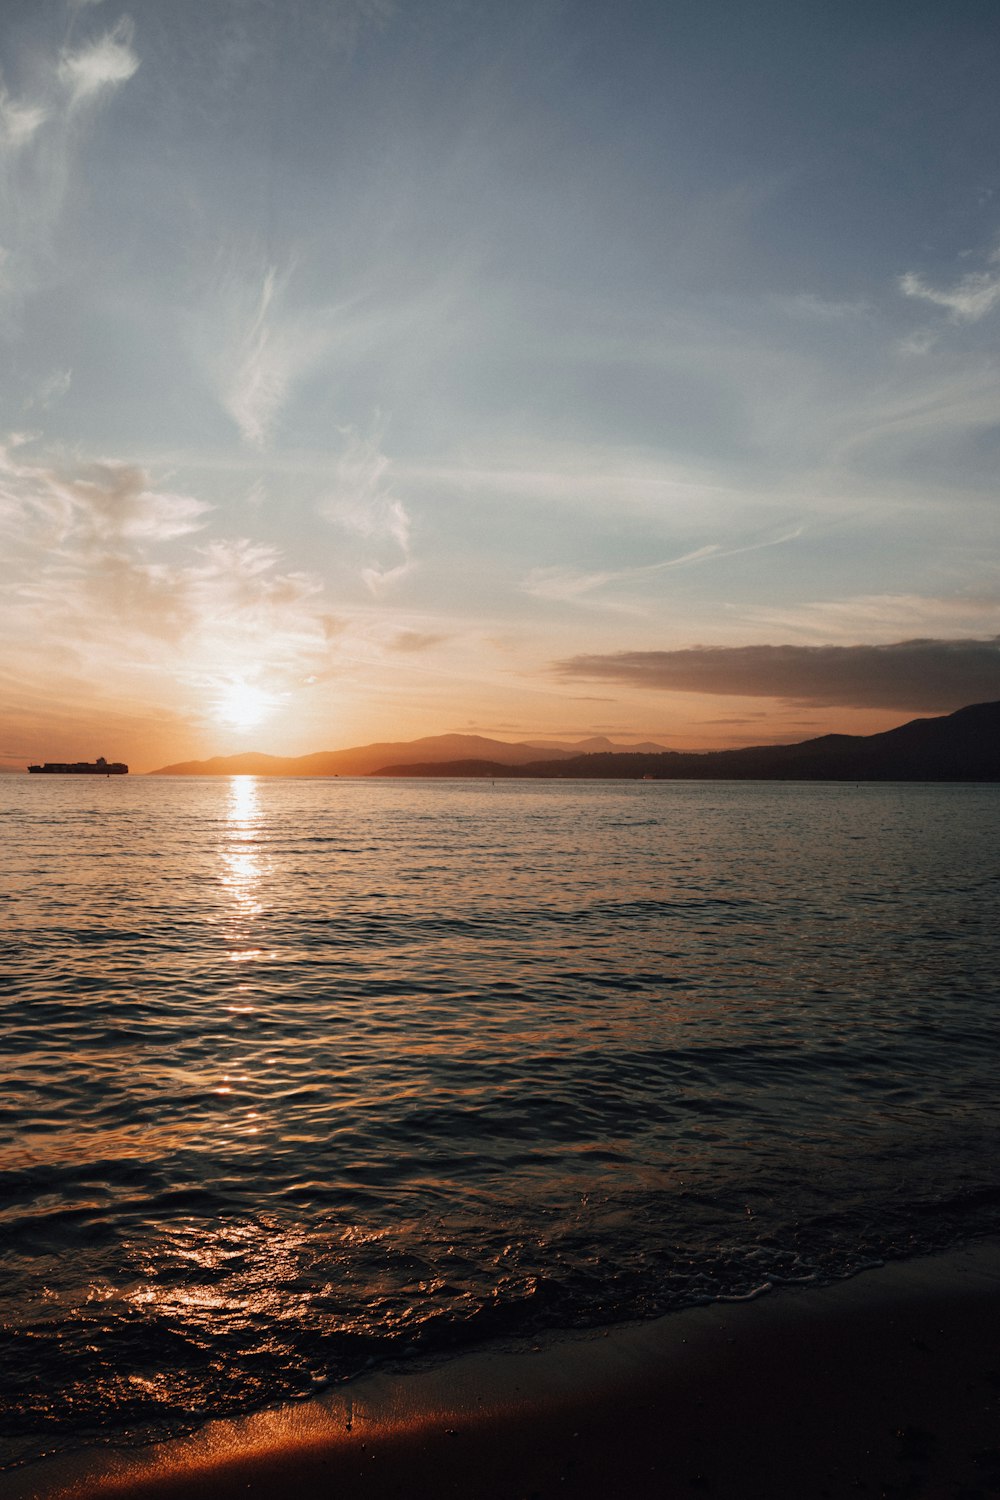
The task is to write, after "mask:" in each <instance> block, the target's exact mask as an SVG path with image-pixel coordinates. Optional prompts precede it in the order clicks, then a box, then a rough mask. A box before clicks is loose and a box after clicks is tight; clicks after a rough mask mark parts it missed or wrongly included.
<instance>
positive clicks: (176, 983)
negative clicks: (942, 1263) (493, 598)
mask: <svg viewBox="0 0 1000 1500" xmlns="http://www.w3.org/2000/svg"><path fill="white" fill-rule="evenodd" d="M998 897H1000V787H996V786H974V785H947V786H931V785H914V784H909V785H888V784H879V785H862V786H857V787H856V786H853V785H843V784H838V785H803V784H789V783H784V784H783V783H767V784H758V783H669V782H657V783H649V782H608V783H594V782H587V783H580V782H573V781H548V782H523V781H516V782H512V781H505V782H502V783H498V784H497V785H495V786H492V785H490V784H489V783H488V782H483V781H475V782H461V781H441V780H434V781H400V780H391V781H390V780H386V781H379V780H352V779H346V778H344V779H339V780H337V779H334V780H323V781H277V780H275V781H268V780H255V779H253V778H233V779H211V778H206V779H182V778H178V779H160V778H143V777H138V776H129V777H127V778H126V777H118V778H110V779H104V778H89V777H88V778H78V777H66V778H39V777H30V778H29V777H27V776H22V777H14V776H9V777H3V778H0V954H2V959H0V987H2V1006H0V1047H2V1057H3V1061H4V1074H5V1083H4V1088H3V1092H2V1095H0V1194H2V1196H0V1215H2V1217H0V1263H2V1274H0V1324H2V1354H0V1432H2V1433H3V1439H2V1443H3V1448H2V1458H3V1462H4V1463H5V1464H17V1463H23V1462H25V1461H28V1460H30V1459H32V1458H35V1457H37V1456H39V1455H41V1454H43V1453H52V1452H58V1451H66V1450H77V1449H83V1448H86V1447H89V1446H93V1445H98V1444H121V1443H138V1442H144V1441H148V1440H150V1439H153V1438H160V1437H164V1436H168V1435H171V1434H176V1433H179V1432H183V1431H189V1430H191V1428H192V1427H194V1426H197V1425H198V1423H199V1422H200V1421H201V1420H203V1419H205V1418H207V1417H209V1416H218V1415H221V1414H225V1413H230V1414H235V1413H243V1412H249V1411H253V1410H256V1409H259V1408H262V1407H266V1406H270V1405H276V1404H279V1403H281V1402H284V1401H287V1400H290V1399H295V1398H301V1397H307V1396H309V1395H310V1394H312V1393H313V1392H316V1391H319V1390H322V1389H323V1388H324V1387H325V1386H327V1385H329V1384H330V1383H332V1382H338V1381H342V1380H345V1379H350V1378H351V1377H353V1376H355V1375H357V1374H358V1373H359V1372H362V1371H365V1370H370V1369H372V1368H373V1367H376V1366H378V1365H380V1364H382V1363H384V1362H387V1361H393V1362H395V1361H402V1360H412V1359H414V1358H418V1359H422V1358H425V1357H427V1356H443V1355H446V1354H447V1353H448V1352H449V1351H454V1350H456V1349H458V1348H460V1347H462V1346H468V1345H470V1344H472V1343H479V1342H486V1341H490V1340H496V1339H503V1338H507V1337H510V1336H512V1335H521V1334H535V1333H537V1332H539V1331H540V1330H542V1329H549V1328H568V1327H582V1326H588V1325H589V1326H596V1325H607V1324H612V1323H616V1322H620V1321H623V1320H628V1319H634V1318H642V1317H648V1316H651V1315H654V1314H658V1313H663V1312H667V1311H669V1310H670V1309H673V1308H679V1307H684V1306H688V1305H691V1304H693V1303H699V1302H705V1301H712V1300H725V1299H734V1298H739V1299H742V1298H746V1297H751V1296H755V1295H762V1294H765V1293H766V1292H767V1291H769V1290H770V1289H774V1288H780V1287H785V1286H790V1285H791V1286H794V1285H811V1284H815V1283H817V1282H826V1281H831V1280H835V1279H837V1278H840V1277H843V1276H848V1275H851V1274H853V1273H854V1272H855V1271H857V1270H859V1269H862V1268H864V1267H866V1266H870V1265H873V1264H877V1263H878V1262H880V1261H883V1260H886V1259H890V1258H893V1257H899V1256H907V1255H911V1254H914V1253H918V1252H922V1251H926V1250H931V1249H934V1248H943V1247H945V1246H947V1245H950V1244H953V1243H955V1242H956V1241H959V1240H962V1239H967V1238H969V1237H971V1236H974V1235H977V1234H980V1233H985V1232H994V1231H996V1230H997V1229H998V1228H1000V1103H998V1100H1000V1088H998V1084H1000V921H998V911H1000V901H998Z"/></svg>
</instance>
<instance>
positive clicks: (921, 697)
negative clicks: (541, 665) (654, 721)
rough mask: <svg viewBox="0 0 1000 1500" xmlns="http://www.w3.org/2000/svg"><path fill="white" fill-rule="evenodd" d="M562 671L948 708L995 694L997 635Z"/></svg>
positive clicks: (716, 651) (642, 657) (657, 657)
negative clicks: (980, 638) (960, 639)
mask: <svg viewBox="0 0 1000 1500" xmlns="http://www.w3.org/2000/svg"><path fill="white" fill-rule="evenodd" d="M555 670H556V671H557V672H558V673H559V675H560V676H562V677H573V678H581V677H582V678H591V679H594V678H597V679H599V680H600V681H602V682H618V683H622V684H623V685H628V686H629V687H640V688H649V689H652V690H654V691H661V692H674V693H718V694H727V695H732V696H738V697H750V698H785V699H788V700H789V701H791V702H794V703H799V704H803V703H811V704H816V705H818V706H819V705H822V706H824V707H851V708H893V709H903V710H908V709H913V710H922V709H927V710H932V711H933V710H937V711H941V712H948V711H950V710H952V709H955V708H962V707H964V706H965V705H966V704H968V703H982V702H988V701H991V700H993V699H998V698H1000V636H995V637H993V638H992V639H990V640H981V641H977V640H964V641H935V640H916V641H897V642H895V643H893V644H892V645H888V646H694V647H691V648H690V649H688V650H683V651H619V652H616V653H613V654H609V655H595V656H572V657H570V658H568V659H567V660H565V661H560V662H557V663H556V664H555Z"/></svg>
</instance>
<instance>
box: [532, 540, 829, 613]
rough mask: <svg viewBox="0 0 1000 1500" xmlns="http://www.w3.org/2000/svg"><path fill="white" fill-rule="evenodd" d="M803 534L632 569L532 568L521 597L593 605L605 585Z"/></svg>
mask: <svg viewBox="0 0 1000 1500" xmlns="http://www.w3.org/2000/svg"><path fill="white" fill-rule="evenodd" d="M804 530H805V528H804V527H803V526H795V527H793V528H791V530H788V531H783V532H781V533H780V534H779V535H777V536H772V537H767V538H765V539H763V540H761V541H756V542H747V543H746V544H745V545H744V546H741V547H723V546H722V545H721V544H719V543H716V542H712V543H709V544H708V545H706V546H704V547H696V548H695V549H694V550H693V551H691V552H684V553H682V554H681V555H680V556H679V557H668V558H665V559H664V560H663V561H662V562H655V563H642V564H639V565H637V566H635V567H631V568H615V569H604V570H600V571H596V572H589V573H588V572H583V571H578V570H576V569H574V568H568V567H558V566H557V567H551V568H533V569H532V570H531V572H530V573H529V574H528V575H527V577H526V578H525V579H524V581H523V583H522V584H521V590H522V592H523V593H526V594H532V595H534V596H535V598H538V599H549V600H552V601H554V602H556V603H560V604H576V603H581V602H586V603H592V602H595V601H592V600H590V599H588V598H587V596H588V595H590V594H593V593H595V592H597V591H598V590H600V589H602V588H605V587H606V586H607V585H608V584H621V583H626V584H627V583H638V582H640V581H642V580H643V579H646V578H651V577H654V576H655V575H656V574H658V573H667V572H669V571H670V570H671V569H672V568H684V567H689V566H691V565H693V564H696V563H706V562H711V561H721V559H722V558H726V557H738V556H739V555H740V553H743V552H757V551H760V550H761V548H764V547H778V546H781V545H782V544H783V543H785V542H792V541H795V540H796V538H797V537H800V536H801V535H802V533H803V531H804ZM602 602H604V601H602ZM605 607H610V608H623V607H625V606H622V605H620V604H614V603H612V604H610V605H608V604H607V603H606V602H605Z"/></svg>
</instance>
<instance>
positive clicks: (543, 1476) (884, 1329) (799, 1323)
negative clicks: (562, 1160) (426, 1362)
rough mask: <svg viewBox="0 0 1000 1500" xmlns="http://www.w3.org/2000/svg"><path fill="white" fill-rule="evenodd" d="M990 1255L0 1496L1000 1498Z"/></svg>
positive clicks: (417, 1384)
mask: <svg viewBox="0 0 1000 1500" xmlns="http://www.w3.org/2000/svg"><path fill="white" fill-rule="evenodd" d="M998 1311H1000V1242H998V1241H996V1240H988V1241H979V1242H974V1243H971V1244H969V1245H967V1246H965V1247H964V1248H961V1249H957V1250H953V1251H950V1252H948V1253H945V1254H942V1255H936V1256H931V1257H925V1258H922V1259H918V1260H913V1261H908V1262H907V1261H904V1262H897V1263H893V1264H890V1265H886V1266H884V1267H881V1268H877V1269H872V1270H869V1271H866V1272H863V1273H862V1274H860V1275H858V1276H856V1277H854V1278H852V1279H850V1280H848V1281H844V1282H840V1283H837V1284H834V1285H830V1286H826V1287H822V1288H809V1289H802V1290H797V1289H785V1290H782V1291H779V1292H772V1293H770V1294H767V1295H763V1296H761V1297H758V1298H756V1299H755V1300H753V1301H751V1302H746V1303H731V1304H712V1305H707V1306H704V1307H699V1308H692V1309H689V1310H686V1311H682V1312H679V1313H674V1314H672V1315H670V1316H667V1317H664V1318H660V1319H658V1320H656V1321H653V1322H650V1323H647V1324H633V1325H630V1326H628V1327H624V1328H615V1329H611V1330H608V1331H601V1330H598V1331H596V1332H590V1333H586V1334H570V1335H565V1336H562V1337H558V1338H553V1339H549V1340H547V1341H545V1342H544V1343H535V1344H528V1343H521V1344H518V1345H516V1346H514V1345H512V1346H509V1347H505V1348H502V1349H492V1350H486V1351H480V1352H475V1353H471V1354H467V1355H465V1356H461V1357H458V1358H455V1359H453V1360H450V1361H448V1362H445V1363H440V1364H437V1365H434V1366H428V1367H424V1368H416V1367H413V1368H404V1369H402V1370H397V1371H395V1372H387V1373H380V1374H377V1375H373V1376H371V1377H368V1378H363V1379H359V1380H356V1381H354V1382H351V1383H348V1384H344V1385H341V1386H339V1387H337V1388H336V1389H334V1390H332V1391H330V1392H328V1393H327V1394H326V1395H325V1396H323V1397H321V1398H318V1399H316V1400H314V1401H311V1402H308V1403H301V1404H298V1405H293V1406H286V1407H284V1408H282V1409H280V1410H278V1411H274V1412H267V1413H262V1414H259V1415H257V1416H254V1417H250V1418H248V1419H245V1420H243V1421H240V1422H216V1423H212V1422H210V1423H208V1424H207V1425H206V1426H205V1427H204V1428H203V1429H202V1430H201V1431H200V1432H199V1433H197V1434H196V1435H195V1436H193V1437H192V1438H190V1439H186V1440H182V1441H176V1442H172V1443H169V1444H164V1445H162V1446H159V1447H156V1448H153V1449H145V1450H139V1451H135V1452H131V1453H124V1452H121V1453H117V1454H115V1455H110V1454H107V1453H92V1454H90V1455H85V1456H82V1457H80V1458H78V1459H76V1460H68V1459H59V1460H53V1461H52V1462H51V1463H48V1464H46V1463H42V1464H40V1465H36V1466H33V1467H32V1468H31V1469H28V1470H24V1471H22V1472H20V1473H14V1474H10V1475H8V1476H7V1477H6V1478H5V1480H3V1481H2V1482H0V1496H2V1497H3V1500H27V1497H29V1496H31V1497H37V1500H56V1497H60V1500H62V1497H66V1500H69V1497H73V1500H89V1497H94V1500H97V1497H111V1496H129V1497H135V1500H147V1497H148V1500H154V1497H155V1500H194V1497H199V1500H200V1497H205V1500H208V1497H213V1500H229V1497H235V1496H241V1497H242V1496H246V1495H254V1496H260V1497H279V1496H286V1495H292V1494H296V1495H301V1496H307V1495H330V1496H337V1497H338V1500H351V1497H369V1500H376V1497H377V1500H381V1497H389V1496H406V1495H409V1496H413V1495H417V1496H423V1495H427V1496H456V1497H458V1496H462V1497H470V1500H519V1497H524V1500H555V1497H570V1496H572V1497H578V1500H597V1497H607V1496H616V1495H629V1496H638V1497H643V1496H649V1497H652V1496H663V1497H673V1496H678V1497H682V1496H701V1495H705V1496H712V1497H726V1500H755V1497H760V1500H763V1497H771V1500H780V1497H788V1500H792V1497H797V1500H804V1497H812V1496H815V1497H817V1500H819V1497H831V1500H836V1497H846V1496H851V1497H856V1496H858V1495H871V1496H880V1497H887V1500H889V1497H892V1500H913V1497H921V1500H924V1497H926V1500H931V1497H935V1500H936V1497H941V1500H943V1497H950V1500H980V1497H983V1500H985V1497H987V1496H990V1495H995V1494H997V1493H1000V1316H998Z"/></svg>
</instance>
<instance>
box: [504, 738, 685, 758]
mask: <svg viewBox="0 0 1000 1500" xmlns="http://www.w3.org/2000/svg"><path fill="white" fill-rule="evenodd" d="M524 743H525V744H526V745H530V746H531V748H532V749H534V750H562V751H564V752H565V753H566V754H567V755H573V754H574V753H575V754H577V755H594V754H596V753H597V752H599V751H602V750H613V751H618V752H629V753H631V752H633V751H641V752H643V753H645V754H648V755H655V754H658V753H663V752H665V751H666V748H667V747H666V745H657V744H656V743H655V741H653V740H643V741H642V743H641V744H638V745H616V744H615V742H614V740H609V739H608V737H607V735H604V734H595V735H593V736H592V737H591V738H590V739H589V740H577V741H576V742H575V743H569V744H567V743H566V741H565V740H525V741H524Z"/></svg>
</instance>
